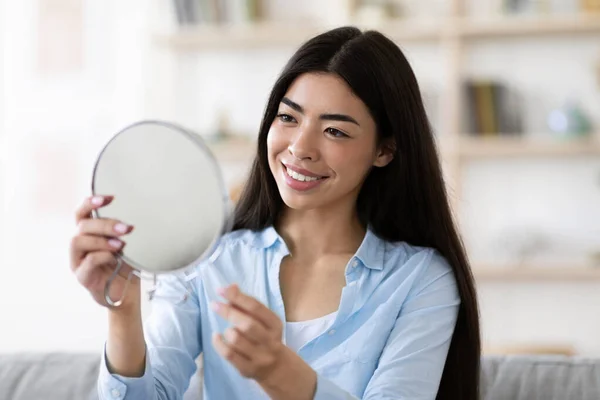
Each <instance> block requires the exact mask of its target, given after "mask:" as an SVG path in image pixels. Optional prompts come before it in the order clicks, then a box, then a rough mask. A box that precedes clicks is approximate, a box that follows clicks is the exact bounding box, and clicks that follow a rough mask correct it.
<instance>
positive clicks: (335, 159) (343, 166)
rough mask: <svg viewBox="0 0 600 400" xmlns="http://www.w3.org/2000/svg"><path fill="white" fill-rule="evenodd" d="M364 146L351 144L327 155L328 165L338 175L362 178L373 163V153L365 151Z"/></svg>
mask: <svg viewBox="0 0 600 400" xmlns="http://www.w3.org/2000/svg"><path fill="white" fill-rule="evenodd" d="M366 149H368V147H366V146H355V147H354V146H353V147H352V148H347V149H345V151H343V152H336V153H335V154H331V155H330V157H329V160H330V166H331V168H333V170H335V171H336V172H337V174H338V175H340V176H342V177H348V178H356V179H359V178H362V176H363V175H364V174H366V173H367V171H368V170H369V169H370V167H371V165H372V163H373V155H372V154H371V153H370V152H368V151H365V150H366Z"/></svg>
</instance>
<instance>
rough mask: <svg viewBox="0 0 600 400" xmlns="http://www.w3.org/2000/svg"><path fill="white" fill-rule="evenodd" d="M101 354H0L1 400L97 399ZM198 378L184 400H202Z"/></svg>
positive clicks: (193, 381) (194, 380)
mask: <svg viewBox="0 0 600 400" xmlns="http://www.w3.org/2000/svg"><path fill="white" fill-rule="evenodd" d="M99 366H100V355H99V354H94V353H91V354H71V353H48V354H37V353H15V354H0V400H9V399H10V400H40V399H48V400H54V399H57V400H70V399H73V400H87V399H97V398H98V395H97V393H96V380H97V379H98V368H99ZM201 398H202V388H201V386H200V383H199V379H198V377H194V378H193V379H192V381H191V382H190V387H189V388H188V390H187V392H186V393H185V396H184V400H200V399H201Z"/></svg>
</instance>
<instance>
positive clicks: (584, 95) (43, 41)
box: [0, 0, 600, 356]
mask: <svg viewBox="0 0 600 400" xmlns="http://www.w3.org/2000/svg"><path fill="white" fill-rule="evenodd" d="M0 18H1V19H0V34H1V37H0V39H1V40H0V48H1V49H2V52H1V54H2V62H1V63H0V68H1V71H2V74H1V77H2V78H1V79H2V80H1V81H0V87H1V88H2V90H1V92H2V97H1V98H0V235H1V236H0V265H1V273H2V275H1V276H0V352H6V351H21V350H26V351H40V352H47V351H61V350H65V351H86V352H94V351H100V349H101V348H102V345H103V343H104V340H105V336H106V322H107V321H106V315H105V314H106V313H105V311H104V310H103V309H101V308H100V307H98V306H96V305H95V303H94V302H93V301H92V299H91V298H90V297H89V295H88V294H87V292H85V290H84V289H82V288H80V287H79V285H78V284H77V282H76V280H75V277H74V276H72V274H71V272H70V270H69V261H68V246H69V240H70V238H71V236H72V235H73V233H74V221H73V219H74V218H73V212H74V210H75V208H76V207H77V206H78V205H79V203H80V202H81V200H82V199H83V198H84V197H85V196H87V195H89V193H90V178H91V171H92V166H93V163H94V160H95V157H96V156H97V155H98V152H99V151H100V148H101V147H102V145H103V144H104V143H105V142H106V141H107V140H108V139H109V138H110V137H111V136H112V135H113V134H114V133H116V132H117V131H118V130H120V129H121V128H123V127H124V126H126V125H128V124H130V123H132V122H135V121H137V120H140V119H146V118H151V119H166V120H170V121H174V122H177V123H180V124H183V125H184V126H186V127H188V128H191V129H193V130H195V131H196V132H198V133H199V134H201V135H202V136H204V137H205V138H206V139H207V140H208V141H209V142H210V144H211V147H212V149H213V150H214V152H215V154H216V155H217V158H218V159H219V162H220V163H221V166H222V168H223V171H224V174H225V177H226V180H227V184H228V185H229V188H230V191H231V196H232V198H233V199H234V200H235V198H236V196H237V193H238V190H239V185H240V184H241V182H242V181H243V179H244V174H245V171H246V169H247V167H248V163H249V161H250V160H251V157H252V155H253V153H252V150H253V143H254V142H253V141H254V139H255V137H256V134H257V131H258V125H259V123H260V119H261V117H262V111H263V108H264V106H265V102H266V99H267V96H268V93H269V90H270V89H271V86H272V84H273V83H274V80H275V79H276V77H277V75H278V73H279V71H280V70H281V69H282V68H283V65H284V63H285V62H286V61H287V59H288V58H289V56H291V54H292V53H293V52H294V50H295V49H296V48H297V46H298V45H300V44H301V43H302V41H303V40H305V39H307V38H309V37H311V36H313V35H314V34H316V33H318V32H321V31H323V30H325V29H328V28H331V27H335V26H339V25H343V24H354V25H357V26H359V27H361V28H374V29H378V30H380V31H382V32H383V33H384V34H386V35H388V36H389V37H391V38H392V39H393V40H394V41H396V43H397V44H398V45H399V46H400V47H401V49H402V50H403V51H404V52H405V54H406V56H407V57H408V59H409V61H410V62H411V64H412V66H413V68H414V70H415V73H416V75H417V77H418V80H419V83H420V85H421V89H422V92H423V97H424V99H425V102H426V105H427V111H428V113H429V116H430V119H431V122H432V124H433V126H434V128H435V133H436V137H437V139H438V143H439V149H440V155H441V157H442V159H443V163H444V168H445V174H446V178H447V182H448V190H449V193H450V196H451V200H452V205H453V207H454V211H455V213H456V216H457V220H458V222H459V225H460V229H461V232H462V235H463V237H464V241H465V245H466V247H467V250H468V254H469V256H470V259H471V262H472V268H473V271H474V273H475V276H476V279H477V284H478V288H479V297H480V301H481V315H482V322H483V335H484V346H485V351H486V352H487V353H519V352H521V353H522V352H538V353H539V352H545V353H563V354H583V355H591V356H600V341H599V340H598V337H599V336H600V1H598V0H370V1H368V0H363V1H359V0H355V1H352V0H329V1H322V0H319V1H317V0H307V1H303V2H299V1H298V2H291V1H284V0H144V1H142V0H128V1H117V0H103V1H89V0H20V1H8V0H6V1H1V2H0Z"/></svg>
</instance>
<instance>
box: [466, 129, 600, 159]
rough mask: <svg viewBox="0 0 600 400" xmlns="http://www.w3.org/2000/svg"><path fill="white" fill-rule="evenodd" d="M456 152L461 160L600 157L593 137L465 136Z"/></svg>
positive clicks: (599, 143)
mask: <svg viewBox="0 0 600 400" xmlns="http://www.w3.org/2000/svg"><path fill="white" fill-rule="evenodd" d="M596 136H598V135H596ZM457 151H458V153H459V156H460V157H461V158H494V157H569V156H590V155H600V141H598V140H594V136H593V135H592V136H591V137H589V138H585V139H571V140H567V139H565V140H559V139H556V140H549V139H533V138H521V137H514V136H512V137H510V136H505V137H489V138H487V137H468V135H466V134H464V135H462V137H461V139H460V141H459V146H458V150H457Z"/></svg>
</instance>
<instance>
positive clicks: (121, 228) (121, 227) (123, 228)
mask: <svg viewBox="0 0 600 400" xmlns="http://www.w3.org/2000/svg"><path fill="white" fill-rule="evenodd" d="M127 229H128V226H127V225H125V224H123V223H120V222H119V223H118V224H116V225H115V227H114V230H115V231H117V232H119V233H125V232H127Z"/></svg>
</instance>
